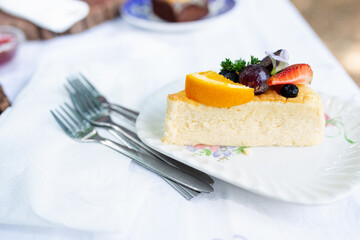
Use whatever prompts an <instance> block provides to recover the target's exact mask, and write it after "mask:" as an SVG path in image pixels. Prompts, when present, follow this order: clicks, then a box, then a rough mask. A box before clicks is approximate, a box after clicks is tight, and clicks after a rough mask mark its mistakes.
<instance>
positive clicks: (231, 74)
mask: <svg viewBox="0 0 360 240" xmlns="http://www.w3.org/2000/svg"><path fill="white" fill-rule="evenodd" d="M219 74H220V75H223V76H224V77H226V78H227V79H230V80H231V81H233V82H234V83H239V74H237V72H235V71H229V70H225V69H223V70H221V71H220V72H219Z"/></svg>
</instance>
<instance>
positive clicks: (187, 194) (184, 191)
mask: <svg viewBox="0 0 360 240" xmlns="http://www.w3.org/2000/svg"><path fill="white" fill-rule="evenodd" d="M108 131H109V132H110V133H111V134H112V135H114V136H115V137H116V138H117V139H119V140H120V141H121V143H123V144H124V145H125V146H126V147H128V148H131V149H134V150H137V151H142V150H141V148H140V147H139V146H137V145H135V144H133V143H131V142H130V141H129V140H128V139H125V138H124V136H122V135H120V134H119V133H118V132H117V131H114V130H112V129H109V130H108ZM161 178H162V179H164V181H165V182H167V183H168V184H169V185H170V186H171V187H173V188H174V189H175V190H176V191H177V192H178V193H180V194H181V195H182V196H183V197H184V198H185V199H186V200H191V199H192V198H194V197H196V196H197V195H198V194H199V192H196V191H194V190H192V189H190V188H187V187H185V186H182V185H180V184H178V183H176V182H174V181H171V180H170V179H167V178H165V177H161Z"/></svg>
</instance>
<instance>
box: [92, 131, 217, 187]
mask: <svg viewBox="0 0 360 240" xmlns="http://www.w3.org/2000/svg"><path fill="white" fill-rule="evenodd" d="M95 140H97V141H98V142H99V143H101V144H103V145H105V146H107V147H110V148H112V149H113V150H115V151H117V152H119V153H121V154H123V155H125V156H127V157H129V158H131V159H133V160H135V161H136V162H137V163H138V164H140V165H142V166H144V167H145V168H147V169H149V170H151V171H153V172H154V173H157V174H158V175H160V176H163V177H165V178H167V179H170V180H172V181H174V182H176V183H179V184H181V185H183V186H185V187H188V188H190V189H192V190H194V191H198V192H206V193H210V192H212V191H213V190H214V189H213V188H212V187H211V186H210V185H209V184H207V183H205V182H202V181H200V180H199V179H197V178H195V177H193V176H192V175H190V174H187V173H185V172H183V171H181V170H179V169H177V168H175V167H172V166H170V165H169V164H166V163H164V162H162V161H159V160H158V159H157V158H155V157H153V156H151V155H147V154H143V153H140V152H137V151H135V150H133V149H130V148H128V147H125V146H123V145H121V144H119V143H116V142H114V141H111V140H109V139H105V138H102V137H100V136H97V137H96V139H95Z"/></svg>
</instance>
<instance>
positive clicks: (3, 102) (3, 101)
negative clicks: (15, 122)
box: [0, 86, 10, 114]
mask: <svg viewBox="0 0 360 240" xmlns="http://www.w3.org/2000/svg"><path fill="white" fill-rule="evenodd" d="M8 106H10V102H9V99H8V98H7V97H6V95H5V93H4V91H3V89H2V87H1V86H0V114H1V113H2V112H3V111H5V109H6V108H7V107H8Z"/></svg>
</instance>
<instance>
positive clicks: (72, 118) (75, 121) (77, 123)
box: [60, 106, 83, 128]
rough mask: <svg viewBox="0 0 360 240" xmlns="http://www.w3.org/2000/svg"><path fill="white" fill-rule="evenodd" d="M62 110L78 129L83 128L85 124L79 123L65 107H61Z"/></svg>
mask: <svg viewBox="0 0 360 240" xmlns="http://www.w3.org/2000/svg"><path fill="white" fill-rule="evenodd" d="M60 108H61V110H63V112H64V113H65V114H66V115H67V116H68V117H69V118H70V119H71V121H72V122H73V123H74V124H75V126H76V127H77V128H81V127H82V126H83V124H82V123H81V122H80V121H78V119H75V118H74V117H73V116H72V115H71V114H70V113H69V112H68V111H66V109H65V108H64V107H63V106H60Z"/></svg>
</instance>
